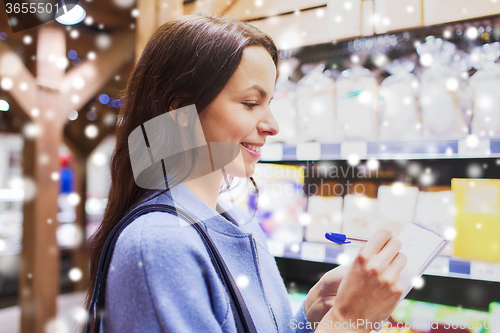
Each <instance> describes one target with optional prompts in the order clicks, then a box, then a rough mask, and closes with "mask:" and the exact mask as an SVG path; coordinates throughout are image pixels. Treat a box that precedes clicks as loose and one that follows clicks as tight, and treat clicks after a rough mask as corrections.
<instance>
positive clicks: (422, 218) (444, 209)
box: [415, 191, 455, 255]
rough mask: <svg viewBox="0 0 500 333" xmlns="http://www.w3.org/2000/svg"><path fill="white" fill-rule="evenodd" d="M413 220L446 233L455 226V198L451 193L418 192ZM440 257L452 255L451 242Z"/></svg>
mask: <svg viewBox="0 0 500 333" xmlns="http://www.w3.org/2000/svg"><path fill="white" fill-rule="evenodd" d="M415 218H416V219H417V221H418V222H421V223H423V224H426V225H430V226H431V227H434V228H437V229H440V230H442V231H444V232H445V234H446V232H447V231H449V230H450V228H453V227H454V225H455V196H454V195H453V192H452V191H440V192H419V194H418V199H417V207H416V210H415ZM441 254H442V255H453V242H452V241H451V242H450V243H448V244H447V245H446V247H445V248H444V249H443V251H442V252H441Z"/></svg>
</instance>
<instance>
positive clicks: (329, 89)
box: [296, 64, 337, 142]
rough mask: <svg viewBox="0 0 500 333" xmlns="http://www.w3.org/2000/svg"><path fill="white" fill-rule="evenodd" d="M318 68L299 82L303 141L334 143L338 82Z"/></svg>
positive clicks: (321, 67) (298, 96)
mask: <svg viewBox="0 0 500 333" xmlns="http://www.w3.org/2000/svg"><path fill="white" fill-rule="evenodd" d="M324 69H325V65H324V64H320V65H318V66H316V67H315V68H314V69H313V70H312V71H311V72H310V73H307V74H306V75H305V76H304V77H303V78H302V79H300V80H299V82H298V83H297V90H296V97H297V112H298V124H299V141H301V142H306V141H319V142H333V141H335V140H336V133H337V132H336V131H335V103H334V100H335V83H334V81H333V79H331V78H330V77H328V76H327V75H325V74H324V73H323V70H324Z"/></svg>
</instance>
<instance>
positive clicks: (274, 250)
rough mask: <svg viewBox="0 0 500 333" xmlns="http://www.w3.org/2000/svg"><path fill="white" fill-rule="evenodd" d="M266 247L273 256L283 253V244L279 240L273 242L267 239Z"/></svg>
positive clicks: (281, 255) (280, 255) (279, 255)
mask: <svg viewBox="0 0 500 333" xmlns="http://www.w3.org/2000/svg"><path fill="white" fill-rule="evenodd" d="M267 247H268V248H269V252H270V253H271V254H272V255H273V256H275V257H283V255H284V254H285V244H283V243H281V242H275V241H272V240H269V239H268V240H267Z"/></svg>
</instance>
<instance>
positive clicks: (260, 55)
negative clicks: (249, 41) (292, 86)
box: [226, 46, 276, 94]
mask: <svg viewBox="0 0 500 333" xmlns="http://www.w3.org/2000/svg"><path fill="white" fill-rule="evenodd" d="M275 82H276V66H275V64H274V61H273V59H272V57H271V55H270V54H269V53H268V52H267V51H266V49H264V48H263V47H261V46H249V47H246V48H245V49H244V50H243V55H242V57H241V62H240V64H239V66H238V68H237V69H236V71H235V72H234V74H233V76H231V78H230V79H229V81H228V84H227V85H226V87H227V88H228V90H230V91H234V92H237V91H239V92H242V91H243V90H245V89H247V88H249V87H251V86H253V85H255V84H258V85H260V86H261V87H262V88H263V89H264V90H265V91H266V92H267V93H268V94H272V93H273V92H274V85H275Z"/></svg>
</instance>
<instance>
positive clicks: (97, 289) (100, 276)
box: [84, 204, 257, 333]
mask: <svg viewBox="0 0 500 333" xmlns="http://www.w3.org/2000/svg"><path fill="white" fill-rule="evenodd" d="M156 211H160V212H166V213H170V214H172V215H176V216H178V217H180V218H182V219H183V220H185V221H186V222H188V223H189V224H191V226H192V227H193V228H195V230H196V231H197V232H198V233H199V234H200V237H201V239H202V240H203V243H204V244H205V247H206V248H207V251H208V254H209V255H210V259H211V260H212V263H213V265H214V267H215V270H216V271H217V274H218V275H219V277H220V279H221V281H222V284H223V285H224V287H225V288H226V290H227V292H228V294H229V300H230V302H231V308H232V310H233V314H234V320H235V322H236V327H237V329H238V332H239V333H242V332H245V333H256V332H257V330H256V329H255V325H254V323H253V321H252V317H251V316H250V312H249V311H248V308H247V306H246V304H245V301H244V299H243V296H242V295H241V293H240V290H239V289H238V286H237V285H236V282H235V281H234V279H233V276H232V275H231V272H230V271H229V269H228V267H227V266H226V263H225V262H224V259H223V258H222V256H221V254H220V253H219V251H218V250H217V248H216V246H215V244H214V242H213V241H212V239H211V238H210V235H209V234H208V232H207V231H206V230H205V228H204V227H203V226H202V225H201V223H199V221H197V220H196V219H195V218H193V217H192V216H191V215H190V214H189V213H187V212H186V211H184V210H182V209H180V208H174V207H172V206H169V205H165V204H152V205H145V206H141V207H138V208H136V209H134V210H132V211H131V212H129V213H128V214H127V215H125V217H124V218H123V219H122V220H121V221H120V222H119V223H118V224H117V225H116V226H115V227H114V228H113V230H112V231H111V233H110V235H109V236H108V238H107V240H106V243H105V244H104V248H103V251H102V254H101V258H100V260H99V268H98V271H97V278H96V284H95V286H94V291H93V294H92V300H91V302H90V306H89V309H88V318H89V319H88V320H87V323H86V326H85V330H84V333H90V318H93V319H94V330H93V332H94V333H99V328H100V325H101V319H102V318H103V312H104V305H105V303H104V295H105V289H106V279H107V276H108V271H109V265H110V263H111V257H112V255H113V250H114V247H115V244H116V242H117V240H118V237H119V235H120V234H121V232H122V231H123V230H124V229H125V228H126V227H127V226H128V225H129V224H130V223H131V222H132V221H133V220H135V219H136V218H138V217H139V216H141V215H144V214H147V213H150V212H156Z"/></svg>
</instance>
